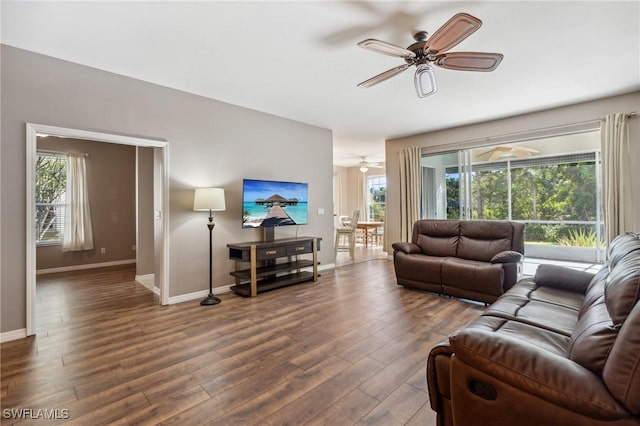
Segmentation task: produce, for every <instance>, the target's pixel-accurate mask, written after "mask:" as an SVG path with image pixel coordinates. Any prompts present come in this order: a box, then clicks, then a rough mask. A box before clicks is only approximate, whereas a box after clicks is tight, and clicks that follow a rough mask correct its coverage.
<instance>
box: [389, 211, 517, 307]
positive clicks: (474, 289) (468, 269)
mask: <svg viewBox="0 0 640 426" xmlns="http://www.w3.org/2000/svg"><path fill="white" fill-rule="evenodd" d="M392 247H393V264H394V267H395V271H396V279H397V281H398V285H401V286H404V287H410V288H417V289H421V290H427V291H432V292H436V293H440V294H447V295H450V296H456V297H463V298H467V299H473V300H479V301H481V302H485V303H491V302H493V301H495V300H496V299H497V298H498V296H500V295H501V294H502V293H504V292H505V291H506V290H508V289H509V288H510V287H511V286H512V285H513V284H515V282H516V281H517V279H518V267H519V265H520V262H521V260H522V255H523V254H524V225H523V224H521V223H516V222H507V221H482V220H469V221H464V220H436V219H424V220H419V221H417V222H416V223H415V224H414V225H413V234H412V237H411V242H402V243H393V245H392Z"/></svg>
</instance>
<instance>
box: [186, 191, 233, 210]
mask: <svg viewBox="0 0 640 426" xmlns="http://www.w3.org/2000/svg"><path fill="white" fill-rule="evenodd" d="M193 210H195V211H209V210H211V211H218V212H221V211H224V210H226V205H225V202H224V189H222V188H196V193H195V195H194V197H193Z"/></svg>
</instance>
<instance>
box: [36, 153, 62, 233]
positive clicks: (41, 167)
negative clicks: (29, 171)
mask: <svg viewBox="0 0 640 426" xmlns="http://www.w3.org/2000/svg"><path fill="white" fill-rule="evenodd" d="M66 188H67V158H66V156H65V155H57V154H47V153H42V152H39V153H38V154H37V160H36V217H35V226H36V244H37V245H50V244H62V240H63V238H64V216H65V211H66V205H65V202H66Z"/></svg>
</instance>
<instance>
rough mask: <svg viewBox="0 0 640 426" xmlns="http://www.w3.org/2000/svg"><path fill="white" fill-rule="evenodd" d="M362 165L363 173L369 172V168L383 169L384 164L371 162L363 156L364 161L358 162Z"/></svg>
mask: <svg viewBox="0 0 640 426" xmlns="http://www.w3.org/2000/svg"><path fill="white" fill-rule="evenodd" d="M358 166H360V171H361V172H362V173H367V172H368V171H369V169H370V168H371V169H382V168H383V167H384V166H383V165H381V164H378V163H369V162H368V161H367V160H366V159H365V157H362V161H361V162H359V163H358Z"/></svg>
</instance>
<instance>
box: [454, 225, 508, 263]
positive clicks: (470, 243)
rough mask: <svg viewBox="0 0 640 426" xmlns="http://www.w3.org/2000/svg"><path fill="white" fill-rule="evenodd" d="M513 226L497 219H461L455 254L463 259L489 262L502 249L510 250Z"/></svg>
mask: <svg viewBox="0 0 640 426" xmlns="http://www.w3.org/2000/svg"><path fill="white" fill-rule="evenodd" d="M512 239H513V226H511V223H509V222H499V221H495V222H494V221H462V222H461V223H460V241H458V251H457V253H456V255H457V256H458V257H460V258H463V259H469V260H479V261H483V262H491V258H493V256H495V255H496V254H498V253H500V252H502V251H508V250H511V241H512Z"/></svg>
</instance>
